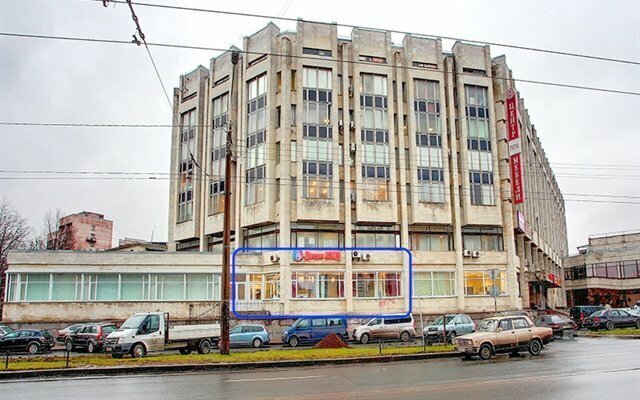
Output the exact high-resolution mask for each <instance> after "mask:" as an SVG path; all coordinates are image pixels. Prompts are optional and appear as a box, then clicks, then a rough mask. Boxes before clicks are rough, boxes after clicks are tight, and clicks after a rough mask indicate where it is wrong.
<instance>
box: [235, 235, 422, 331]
mask: <svg viewBox="0 0 640 400" xmlns="http://www.w3.org/2000/svg"><path fill="white" fill-rule="evenodd" d="M296 250H309V251H344V252H346V251H349V252H351V251H356V250H357V251H404V252H405V253H407V255H408V256H409V274H408V275H409V310H408V311H407V312H406V313H405V314H296V315H290V314H282V315H276V316H273V315H270V314H269V315H262V314H261V315H258V314H238V312H237V311H236V285H235V282H236V254H237V253H240V252H265V251H296ZM412 311H413V255H412V254H411V250H409V249H407V248H406V247H239V248H237V249H235V250H234V251H233V253H232V255H231V312H232V313H233V315H234V316H235V317H236V318H238V319H246V320H280V319H298V318H345V319H360V318H362V319H364V318H406V317H409V316H410V315H411V313H412Z"/></svg>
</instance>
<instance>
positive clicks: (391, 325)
mask: <svg viewBox="0 0 640 400" xmlns="http://www.w3.org/2000/svg"><path fill="white" fill-rule="evenodd" d="M415 336H416V328H415V326H414V321H413V316H412V315H409V316H408V317H402V318H399V317H385V318H373V319H371V320H370V321H369V322H367V323H366V324H364V325H361V326H359V327H357V328H356V329H354V330H353V339H354V340H356V341H358V342H360V343H362V344H367V343H369V341H370V340H371V339H376V338H380V339H400V340H402V341H403V342H407V341H409V340H410V339H411V338H413V337H415Z"/></svg>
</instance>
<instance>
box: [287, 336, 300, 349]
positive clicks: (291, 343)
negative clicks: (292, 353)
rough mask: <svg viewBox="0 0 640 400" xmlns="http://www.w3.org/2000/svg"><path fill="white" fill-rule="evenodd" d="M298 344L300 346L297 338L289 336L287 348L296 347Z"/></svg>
mask: <svg viewBox="0 0 640 400" xmlns="http://www.w3.org/2000/svg"><path fill="white" fill-rule="evenodd" d="M299 344H300V339H298V337H297V336H291V337H290V338H289V346H291V347H298V345H299Z"/></svg>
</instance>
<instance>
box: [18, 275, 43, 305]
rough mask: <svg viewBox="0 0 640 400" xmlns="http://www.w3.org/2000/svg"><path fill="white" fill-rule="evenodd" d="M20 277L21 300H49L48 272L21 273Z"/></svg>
mask: <svg viewBox="0 0 640 400" xmlns="http://www.w3.org/2000/svg"><path fill="white" fill-rule="evenodd" d="M21 278H22V279H21V281H20V286H21V297H20V299H21V300H24V301H48V300H49V274H28V275H22V276H21Z"/></svg>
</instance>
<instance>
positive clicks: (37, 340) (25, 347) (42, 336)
mask: <svg viewBox="0 0 640 400" xmlns="http://www.w3.org/2000/svg"><path fill="white" fill-rule="evenodd" d="M53 344H54V340H53V336H52V335H51V334H50V333H49V331H39V330H34V329H20V330H17V331H13V332H11V333H7V334H6V335H4V336H3V337H1V338H0V353H4V352H8V353H29V354H36V353H39V352H42V351H49V350H51V348H52V347H53Z"/></svg>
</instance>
